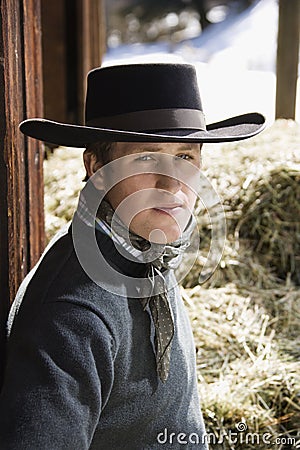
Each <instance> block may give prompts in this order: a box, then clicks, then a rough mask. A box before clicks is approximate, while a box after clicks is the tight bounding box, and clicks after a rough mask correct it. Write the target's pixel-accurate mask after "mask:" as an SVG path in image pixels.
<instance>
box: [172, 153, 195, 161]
mask: <svg viewBox="0 0 300 450" xmlns="http://www.w3.org/2000/svg"><path fill="white" fill-rule="evenodd" d="M176 159H187V160H191V159H193V157H192V156H191V155H188V154H186V153H183V154H182V155H177V156H176Z"/></svg>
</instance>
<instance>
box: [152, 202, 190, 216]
mask: <svg viewBox="0 0 300 450" xmlns="http://www.w3.org/2000/svg"><path fill="white" fill-rule="evenodd" d="M183 208H184V204H183V203H168V204H164V205H159V206H156V207H154V208H153V209H154V210H155V211H159V212H162V213H166V214H169V215H174V214H178V213H180V212H182V210H183Z"/></svg>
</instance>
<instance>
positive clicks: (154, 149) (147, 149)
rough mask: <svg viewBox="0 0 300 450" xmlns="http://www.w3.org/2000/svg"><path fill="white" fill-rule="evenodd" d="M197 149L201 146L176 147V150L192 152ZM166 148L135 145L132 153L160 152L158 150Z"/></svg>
mask: <svg viewBox="0 0 300 450" xmlns="http://www.w3.org/2000/svg"><path fill="white" fill-rule="evenodd" d="M199 149H200V150H201V147H196V148H195V147H191V146H189V145H182V146H181V147H179V148H177V151H178V152H182V151H185V152H186V151H190V152H192V151H193V150H194V151H199ZM164 150H166V149H165V148H164V147H143V146H141V147H137V148H134V149H133V151H132V153H146V152H160V151H164Z"/></svg>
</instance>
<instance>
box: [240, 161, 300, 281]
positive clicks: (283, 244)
mask: <svg viewBox="0 0 300 450" xmlns="http://www.w3.org/2000/svg"><path fill="white" fill-rule="evenodd" d="M240 205H241V208H240V218H239V220H238V221H237V223H236V227H235V235H236V238H237V239H242V240H243V241H244V242H247V247H250V248H253V250H254V252H255V254H256V255H257V256H258V258H259V260H260V261H261V264H262V265H263V266H265V267H269V268H270V269H271V270H272V272H273V273H274V274H276V276H278V277H279V278H280V279H282V280H286V279H287V278H291V280H292V281H293V282H295V283H296V284H297V285H300V171H299V170H297V169H296V168H292V167H277V168H275V169H274V170H272V171H270V172H269V173H267V174H265V176H264V177H262V178H259V179H257V180H255V181H253V182H252V183H251V184H250V186H249V188H248V189H247V190H244V191H242V192H241V198H240Z"/></svg>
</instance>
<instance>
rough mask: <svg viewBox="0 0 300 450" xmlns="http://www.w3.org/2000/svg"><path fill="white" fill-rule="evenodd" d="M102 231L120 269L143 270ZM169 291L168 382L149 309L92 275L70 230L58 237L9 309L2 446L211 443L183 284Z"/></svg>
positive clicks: (53, 449)
mask: <svg viewBox="0 0 300 450" xmlns="http://www.w3.org/2000/svg"><path fill="white" fill-rule="evenodd" d="M97 239H98V244H99V246H100V248H101V250H103V249H104V253H105V254H106V255H107V259H110V260H111V261H112V262H113V263H114V264H115V266H116V267H118V268H119V270H121V271H123V272H124V273H127V274H130V273H134V275H135V276H136V274H137V273H138V271H139V270H141V268H140V266H141V264H139V265H135V263H134V262H130V263H126V262H125V261H123V260H122V258H121V257H120V256H118V254H117V252H115V251H114V248H115V247H114V245H113V244H112V242H111V240H110V238H108V237H107V236H105V235H104V234H102V233H100V232H97ZM167 276H170V277H173V276H174V275H173V274H172V273H169V274H168V275H167ZM116 282H117V280H116ZM169 299H170V304H171V308H172V310H173V314H174V323H175V336H174V339H173V344H172V353H171V365H170V374H169V378H168V380H167V382H166V383H162V382H161V381H160V380H159V378H158V377H157V374H156V362H155V355H154V350H153V349H154V343H153V336H154V330H153V324H152V320H151V317H150V315H149V313H148V312H147V310H146V311H145V310H143V308H142V304H141V302H140V301H139V300H138V299H136V298H126V297H120V296H117V295H116V294H111V293H109V292H107V291H105V290H104V289H103V288H101V287H100V286H98V285H97V284H95V283H94V282H93V281H91V280H90V278H89V277H88V276H87V275H86V273H85V272H84V270H83V269H82V268H81V266H80V264H79V262H78V259H77V257H76V253H75V252H74V248H73V242H72V236H71V233H70V231H68V232H66V233H65V234H63V235H62V236H61V237H60V238H58V239H57V240H56V242H55V243H54V244H53V245H52V246H51V247H50V248H49V249H48V250H47V251H46V252H45V254H44V255H43V257H42V259H41V261H40V262H39V264H38V266H37V267H36V268H35V269H34V270H33V271H32V272H31V273H30V275H29V276H28V277H27V279H26V280H25V281H24V283H23V285H22V286H21V287H20V290H19V294H18V296H17V299H16V300H15V304H14V307H13V312H12V314H11V316H12V317H11V319H13V323H12V329H11V333H10V337H9V340H8V349H7V363H6V373H5V380H4V386H3V389H2V393H1V398H0V449H1V450H59V449H62V450H84V449H91V450H100V449H103V450H110V449H113V450H114V449H116V450H117V449H128V450H135V449H136V450H143V449H144V450H146V449H147V450H155V449H177V448H197V449H206V448H207V446H206V444H205V437H204V433H205V431H204V426H203V421H202V416H201V412H200V407H199V398H198V394H197V382H196V365H195V349H194V343H193V337H192V332H191V328H190V324H189V319H188V317H187V314H186V312H185V309H184V305H183V303H182V299H181V296H180V293H179V290H178V288H175V289H173V290H172V291H171V292H170V293H169Z"/></svg>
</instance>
